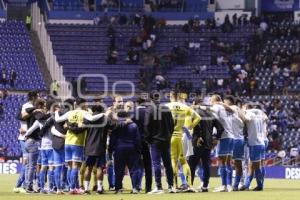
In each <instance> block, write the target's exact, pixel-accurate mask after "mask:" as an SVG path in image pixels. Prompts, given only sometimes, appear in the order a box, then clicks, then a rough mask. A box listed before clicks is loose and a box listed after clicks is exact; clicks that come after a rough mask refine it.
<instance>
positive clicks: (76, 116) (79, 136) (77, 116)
mask: <svg viewBox="0 0 300 200" xmlns="http://www.w3.org/2000/svg"><path fill="white" fill-rule="evenodd" d="M69 112H70V113H69V117H68V122H69V123H71V124H77V125H79V124H83V121H84V118H83V116H84V113H85V112H86V111H84V110H72V111H69ZM85 136H86V131H82V133H75V132H73V131H71V130H68V132H67V135H66V140H65V144H68V145H76V146H84V143H85Z"/></svg>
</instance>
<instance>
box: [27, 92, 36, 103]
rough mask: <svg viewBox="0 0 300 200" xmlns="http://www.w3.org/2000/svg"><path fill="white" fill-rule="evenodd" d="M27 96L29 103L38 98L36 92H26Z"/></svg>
mask: <svg viewBox="0 0 300 200" xmlns="http://www.w3.org/2000/svg"><path fill="white" fill-rule="evenodd" d="M27 96H28V100H29V101H31V102H34V101H35V100H37V98H38V97H39V95H38V92H37V91H30V92H28V95H27Z"/></svg>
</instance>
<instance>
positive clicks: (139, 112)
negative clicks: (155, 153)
mask: <svg viewBox="0 0 300 200" xmlns="http://www.w3.org/2000/svg"><path fill="white" fill-rule="evenodd" d="M136 103H137V107H136V108H135V109H136V111H135V112H134V118H133V121H134V122H135V123H136V124H137V126H138V128H139V133H140V136H141V145H142V152H141V153H142V161H143V167H144V169H145V192H146V193H148V192H151V186H152V163H151V155H150V149H149V146H148V144H147V142H146V140H145V133H144V121H145V113H146V109H147V107H146V106H145V105H146V100H145V99H144V98H142V97H140V98H138V99H137V101H136ZM140 179H141V180H140V182H141V181H142V177H140Z"/></svg>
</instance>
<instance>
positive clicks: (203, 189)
mask: <svg viewBox="0 0 300 200" xmlns="http://www.w3.org/2000/svg"><path fill="white" fill-rule="evenodd" d="M199 192H208V188H205V187H201V188H200V190H199Z"/></svg>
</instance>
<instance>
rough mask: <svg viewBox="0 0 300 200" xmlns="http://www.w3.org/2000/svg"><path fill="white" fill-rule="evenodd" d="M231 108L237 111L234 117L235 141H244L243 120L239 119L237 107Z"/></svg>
mask: <svg viewBox="0 0 300 200" xmlns="http://www.w3.org/2000/svg"><path fill="white" fill-rule="evenodd" d="M231 108H232V109H233V110H234V111H235V112H234V114H233V116H232V131H233V135H234V139H244V127H245V124H244V123H243V121H242V119H241V118H240V117H239V114H238V112H239V111H238V110H239V108H238V107H237V106H231Z"/></svg>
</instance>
